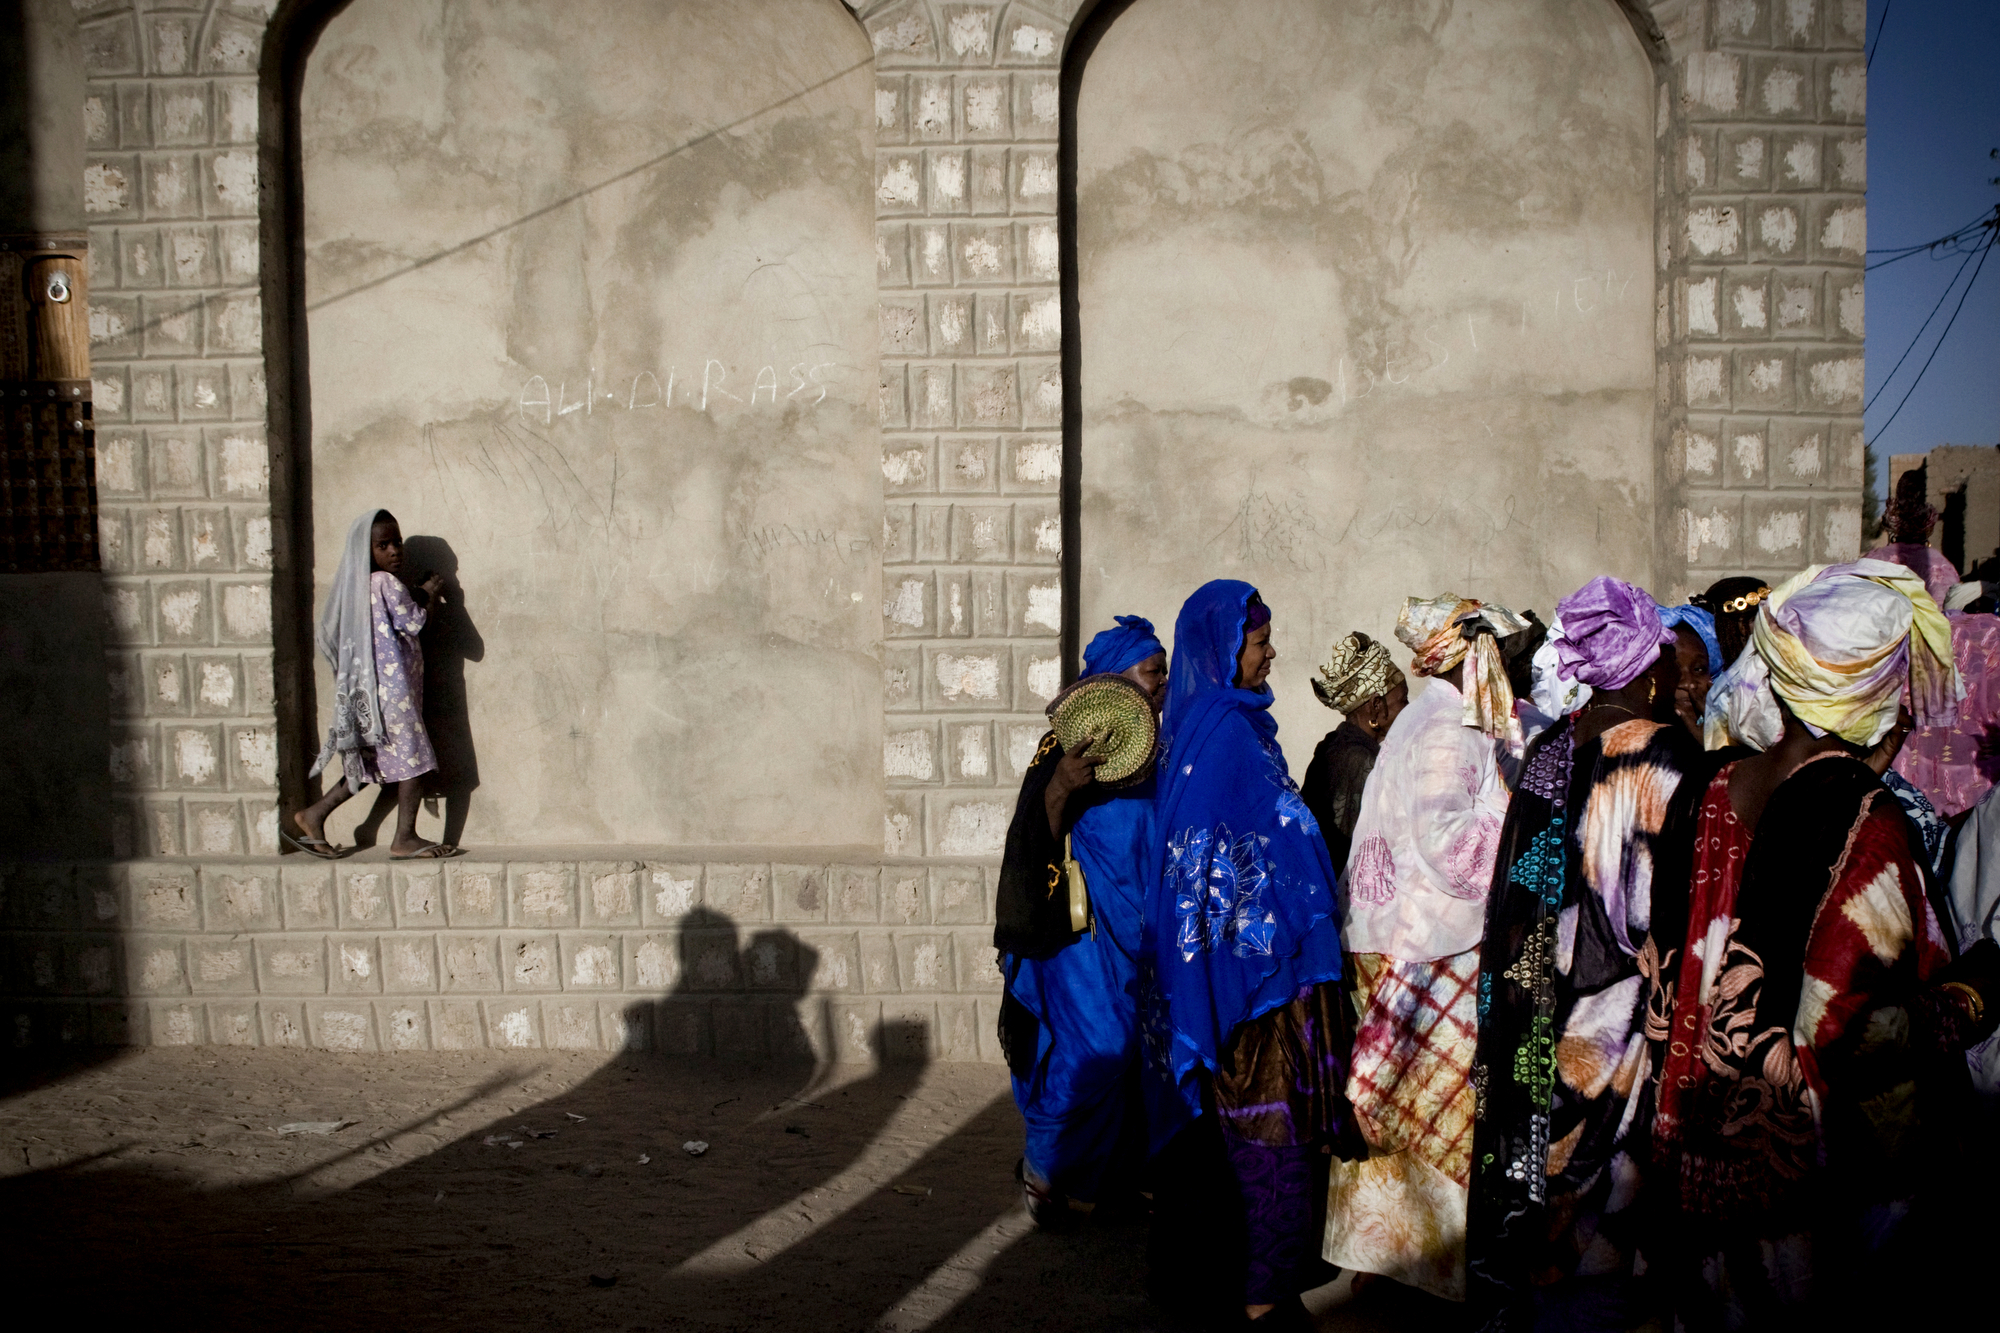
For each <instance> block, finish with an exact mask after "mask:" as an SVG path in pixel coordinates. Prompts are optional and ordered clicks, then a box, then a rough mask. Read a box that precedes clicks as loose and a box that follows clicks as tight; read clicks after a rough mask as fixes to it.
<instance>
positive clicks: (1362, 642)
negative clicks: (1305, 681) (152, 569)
mask: <svg viewBox="0 0 2000 1333" xmlns="http://www.w3.org/2000/svg"><path fill="white" fill-rule="evenodd" d="M1402 683H1403V672H1402V669H1401V668H1399V667H1398V666H1397V665H1396V664H1395V662H1393V661H1391V660H1390V658H1389V650H1388V649H1387V648H1385V647H1383V646H1382V645H1381V644H1380V643H1379V642H1377V641H1376V640H1374V639H1371V638H1369V637H1368V636H1367V635H1366V634H1363V633H1362V632H1361V631H1360V630H1355V631H1353V632H1352V633H1350V634H1349V635H1347V637H1346V638H1343V639H1337V640H1335V642H1334V645H1333V651H1332V652H1331V653H1329V654H1328V655H1327V659H1326V661H1324V662H1322V663H1320V666H1319V674H1318V675H1316V676H1314V677H1313V683H1312V686H1313V693H1314V694H1317V695H1318V696H1319V701H1320V702H1321V703H1323V704H1325V705H1326V706H1327V707H1328V708H1331V709H1333V710H1334V711H1335V712H1336V713H1352V712H1353V711H1354V710H1355V709H1357V708H1359V707H1361V705H1363V704H1365V703H1367V702H1368V701H1369V700H1370V699H1374V698H1378V697H1380V696H1381V695H1384V694H1387V693H1388V692H1389V691H1390V690H1393V689H1395V688H1396V687H1397V686H1398V685H1400V684H1402Z"/></svg>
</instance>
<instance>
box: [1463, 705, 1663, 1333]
mask: <svg viewBox="0 0 2000 1333" xmlns="http://www.w3.org/2000/svg"><path fill="white" fill-rule="evenodd" d="M1702 763H1703V758H1702V752H1701V751H1700V750H1699V749H1698V748H1697V747H1696V746H1695V744H1694V741H1693V739H1692V738H1691V737H1690V736H1689V735H1688V734H1687V732H1686V730H1685V729H1684V728H1682V727H1680V726H1678V725H1673V724H1665V725H1663V724H1661V723H1658V722H1652V721H1631V722H1626V723H1624V724H1622V725H1620V726H1616V727H1612V728H1610V729H1609V730H1607V731H1605V732H1604V733H1602V734H1601V735H1599V736H1598V737H1597V738H1595V739H1594V740H1591V741H1588V742H1586V743H1584V744H1581V745H1579V744H1577V743H1576V732H1575V723H1574V719H1571V718H1564V719H1562V720H1560V721H1558V722H1557V723H1556V724H1555V725H1554V726H1552V727H1551V728H1550V729H1549V730H1548V731H1546V732H1544V733H1543V734H1542V735H1540V736H1538V737H1537V738H1536V739H1535V742H1534V744H1533V746H1532V747H1531V748H1530V749H1529V751H1528V754H1527V756H1526V758H1525V760H1524V762H1523V764H1522V770H1521V779H1520V785H1519V787H1518V788H1517V789H1516V791H1515V793H1514V800H1513V803H1512V805H1511V806H1510V807H1509V809H1508V815H1507V828H1506V831H1505V833H1504V834H1503V835H1502V838H1501V853H1500V860H1499V864H1498V865H1497V866H1496V868H1495V871H1494V876H1493V892H1492V894H1491V896H1490V897H1489V898H1488V900H1487V913H1486V934H1485V938H1484V940H1483V941H1482V945H1481V950H1482V963H1483V965H1482V967H1481V969H1480V975H1479V995H1478V1010H1479V1048H1478V1056H1477V1058H1476V1061H1475V1063H1474V1066H1473V1086H1474V1089H1475V1091H1476V1095H1477V1110H1476V1113H1475V1120H1474V1125H1473V1133H1472V1155H1473V1166H1472V1194H1471V1200H1470V1203H1469V1205H1468V1211H1467V1268H1468V1281H1469V1286H1470V1291H1469V1299H1471V1300H1472V1301H1473V1302H1475V1303H1476V1304H1478V1305H1480V1306H1482V1307H1484V1308H1485V1309H1486V1310H1487V1311H1489V1312H1490V1313H1491V1314H1492V1315H1494V1316H1495V1317H1496V1323H1498V1324H1500V1325H1503V1326H1504V1325H1507V1324H1511V1323H1515V1322H1524V1321H1525V1319H1526V1317H1527V1315H1526V1311H1527V1307H1529V1306H1531V1305H1532V1304H1533V1296H1534V1293H1535V1291H1536V1289H1538V1288H1546V1287H1548V1286H1550V1285H1552V1284H1554V1283H1557V1282H1560V1281H1562V1280H1564V1279H1571V1278H1585V1279H1598V1280H1599V1281H1598V1282H1597V1283H1596V1285H1597V1286H1598V1287H1600V1288H1602V1289H1603V1292H1602V1296H1601V1301H1602V1302H1604V1303H1608V1304H1610V1305H1612V1306H1618V1305H1619V1304H1620V1303H1621V1302H1623V1301H1625V1300H1626V1299H1627V1297H1628V1295H1629V1291H1628V1288H1629V1279H1630V1277H1631V1275H1632V1273H1633V1269H1634V1267H1635V1264H1634V1259H1635V1255H1636V1253H1637V1250H1638V1226H1637V1214H1638V1210H1637V1209H1636V1208H1634V1206H1633V1205H1634V1203H1635V1202H1636V1200H1637V1197H1638V1193H1639V1186H1640V1181H1641V1174H1642V1167H1643V1165H1644V1160H1645V1153H1644V1151H1643V1147H1642V1146H1641V1145H1643V1143H1644V1142H1645V1139H1644V1132H1645V1128H1646V1116H1645V1110H1646V1105H1647V1084H1648V1074H1649V1071H1650V1067H1651V1066H1650V1053H1649V1051H1648V1048H1647V1045H1646V1040H1645V1031H1644V1028H1645V1016H1646V1000H1647V979H1648V978H1649V977H1651V976H1653V975H1655V974H1656V973H1657V972H1658V971H1659V957H1658V953H1657V950H1656V948H1655V947H1654V945H1653V943H1652V940H1651V938H1650V931H1651V928H1652V923H1653V916H1654V909H1655V906H1656V903H1655V894H1656V890H1657V892H1658V894H1659V895H1660V896H1662V897H1666V898H1671V897H1673V896H1675V895H1679V896H1681V897H1685V895H1686V892H1687V873H1686V862H1687V852H1686V839H1685V838H1684V837H1676V836H1675V831H1676V830H1677V829H1678V828H1679V827H1680V824H1681V823H1682V822H1683V821H1684V820H1685V819H1686V818H1687V816H1686V814H1685V813H1682V810H1683V809H1684V804H1685V803H1677V802H1676V801H1675V797H1676V795H1677V793H1679V792H1680V790H1681V787H1682V784H1683V782H1684V780H1685V777H1686V775H1687V774H1688V772H1689V770H1690V769H1691V768H1695V767H1697V766H1700V765H1702ZM1673 915H1674V916H1675V918H1676V919H1678V916H1679V913H1678V911H1675V912H1673ZM1613 1322H1614V1323H1616V1320H1614V1321H1613ZM1617 1326H1620V1327H1622V1326H1623V1325H1622V1324H1619V1325H1617Z"/></svg>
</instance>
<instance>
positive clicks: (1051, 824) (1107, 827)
mask: <svg viewBox="0 0 2000 1333" xmlns="http://www.w3.org/2000/svg"><path fill="white" fill-rule="evenodd" d="M1083 674H1084V675H1086V676H1094V675H1104V674H1114V675H1121V676H1124V677H1125V678H1126V679H1128V680H1130V681H1132V682H1133V683H1134V684H1136V685H1137V686H1139V688H1140V689H1142V690H1144V691H1145V692H1146V693H1147V695H1148V696H1149V697H1150V698H1151V699H1152V701H1153V707H1154V708H1155V709H1158V708H1159V705H1160V698H1161V696H1162V695H1163V694H1164V693H1165V687H1166V680H1167V654H1166V649H1165V648H1163V647H1162V646H1161V645H1160V641H1159V639H1158V637H1157V636H1156V635H1155V634H1154V632H1153V626H1152V623H1151V622H1150V621H1147V620H1145V619H1144V618H1142V617H1140V616H1120V617H1118V624H1117V627H1116V628H1114V629H1108V630H1105V631H1104V632H1103V633H1102V634H1099V635H1098V636H1097V637H1096V638H1094V639H1092V640H1091V641H1090V646H1089V647H1088V648H1086V649H1085V650H1084V656H1083ZM1096 762H1097V761H1096V760H1093V759H1091V758H1088V757H1086V756H1085V755H1082V754H1077V755H1065V754H1064V753H1063V749H1062V746H1061V745H1059V744H1058V743H1057V742H1056V738H1055V733H1053V732H1051V733H1049V734H1048V735H1046V736H1044V737H1043V738H1042V743H1041V746H1040V747H1039V748H1038V749H1037V751H1036V753H1035V760H1034V763H1033V764H1031V765H1030V766H1029V769H1028V772H1027V774H1026V775H1025V777H1024V778H1023V780H1022V783H1021V796H1020V800H1019V803H1018V804H1017V806H1016V807H1015V812H1014V822H1013V826H1012V827H1011V828H1010V829H1009V831H1008V835H1007V853H1006V858H1005V860H1004V861H1003V863H1002V867H1001V884H1000V895H999V903H998V907H997V910H996V913H995V919H996V921H997V922H998V924H997V925H996V927H995V929H994V939H993V943H994V945H995V947H996V948H998V949H999V950H1000V971H1001V975H1002V976H1004V977H1005V978H1006V994H1005V996H1004V997H1003V999H1002V1001H1001V1018H1000V1033H1001V1044H1002V1046H1003V1047H1004V1048H1005V1050H1006V1054H1007V1063H1008V1066H1009V1068H1010V1070H1011V1071H1012V1073H1013V1082H1014V1101H1015V1103H1016V1104H1017V1105H1018V1106H1019V1107H1020V1108H1021V1118H1022V1119H1023V1120H1024V1121H1026V1122H1027V1139H1026V1145H1025V1149H1024V1151H1023V1153H1022V1160H1021V1183H1022V1187H1023V1189H1024V1191H1025V1194H1026V1198H1027V1204H1028V1211H1029V1213H1030V1214H1032V1215H1033V1216H1034V1218H1035V1220H1036V1222H1037V1223H1039V1224H1040V1225H1042V1226H1045V1227H1047V1226H1052V1225H1054V1224H1056V1223H1057V1222H1058V1221H1060V1220H1061V1219H1063V1218H1064V1217H1065V1215H1066V1214H1067V1212H1068V1211H1069V1210H1070V1209H1071V1208H1074V1209H1076V1210H1078V1211H1084V1212H1087V1211H1089V1210H1090V1209H1091V1208H1092V1207H1094V1206H1095V1205H1096V1203H1097V1201H1098V1200H1099V1199H1100V1198H1102V1197H1104V1193H1105V1190H1106V1188H1107V1186H1115V1185H1116V1184H1118V1183H1121V1181H1122V1182H1123V1183H1127V1184H1129V1183H1131V1182H1130V1179H1129V1177H1130V1175H1131V1174H1132V1172H1133V1171H1134V1170H1136V1168H1137V1167H1138V1166H1139V1165H1140V1159H1141V1158H1142V1157H1143V1153H1144V1147H1145V1140H1144V1126H1143V1119H1142V1117H1141V1115H1140V1114H1139V1112H1138V1109H1137V1103H1138V1098H1139V1090H1138V1076H1139V1068H1140V1060H1139V1036H1138V1015H1137V993H1138V992H1137V987H1138V971H1139V945H1140V909H1141V906H1142V902H1143V899H1144V894H1143V892H1142V889H1141V884H1142V880H1141V875H1142V873H1143V870H1144V867H1145V865H1146V858H1147V856H1148V855H1149V854H1150V851H1151V847H1152V844H1153V840H1154V838H1153V777H1152V776H1151V775H1150V774H1148V775H1147V776H1146V778H1145V779H1144V780H1143V781H1141V782H1138V783H1135V784H1133V785H1131V786H1125V787H1117V788H1110V787H1103V786H1100V785H1098V784H1097V783H1096V782H1095V781H1094V779H1093V777H1092V772H1091V770H1092V769H1093V768H1094V767H1095V765H1096ZM1064 834H1068V835H1069V839H1070V847H1071V851H1072V853H1073V854H1074V855H1075V857H1076V859H1077V861H1078V862H1079V863H1080V864H1081V865H1082V867H1083V876H1084V883H1085V884H1086V885H1087V886H1088V891H1089V894H1090V907H1091V916H1092V922H1091V928H1090V929H1089V930H1088V931H1087V932H1084V933H1075V932H1072V931H1070V930H1069V927H1068V917H1067V908H1066V906H1065V907H1064V908H1063V911H1062V913H1061V915H1060V916H1059V917H1058V918H1057V919H1056V920H1055V921H1054V923H1053V926H1052V928H1045V929H1041V930H1039V931H1038V930H1037V929H1036V927H1035V923H1034V922H1032V921H1031V920H1029V919H1028V914H1027V911H1026V900H1027V898H1029V897H1031V896H1033V897H1040V898H1045V897H1046V896H1047V895H1046V892H1045V890H1046V888H1047V886H1048V885H1050V884H1053V883H1056V882H1057V881H1056V880H1054V879H1051V878H1050V876H1051V875H1052V874H1055V875H1059V874H1060V867H1061V864H1062V861H1063V835H1064ZM1067 901H1068V899H1067V895H1064V896H1063V898H1062V902H1063V903H1064V904H1066V903H1067Z"/></svg>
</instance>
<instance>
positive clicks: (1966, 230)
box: [1865, 206, 2000, 273]
mask: <svg viewBox="0 0 2000 1333" xmlns="http://www.w3.org/2000/svg"><path fill="white" fill-rule="evenodd" d="M1996 230H2000V206H1995V207H1993V208H1990V209H1988V210H1986V212H1984V213H1982V214H1980V215H1979V216H1978V217H1977V218H1974V219H1973V220H1972V221H1971V222H1968V223H1966V224H1965V225H1964V226H1963V227H1960V228H1959V229H1958V230H1956V231H1953V232H1947V233H1946V234H1945V235H1943V236H1940V237H1938V238H1937V239H1936V240H1935V241H1924V242H1922V243H1921V244H1918V245H1899V246H1895V247H1891V248H1883V249H1879V250H1870V251H1868V253H1869V254H1871V255H1888V256H1889V258H1887V259H1878V260H1876V261H1875V262H1874V263H1872V264H1869V265H1868V266H1867V268H1866V270H1865V271H1867V272H1871V273H1872V272H1873V271H1875V270H1876V269H1878V268H1881V267H1883V266H1884V265H1886V264H1894V263H1897V262H1898V261H1900V260H1904V259H1909V258H1912V257H1913V256H1916V255H1921V254H1930V255H1932V256H1933V257H1936V255H1937V253H1938V252H1939V251H1942V252H1943V253H1944V254H1947V255H1959V254H1970V253H1974V252H1976V250H1977V249H1978V248H1979V247H1978V246H1971V248H1967V247H1968V245H1969V244H1970V243H1971V242H1973V241H1974V240H1975V239H1977V238H1979V237H1981V236H1985V237H1986V239H1987V240H1989V241H1990V240H1991V239H1992V237H1991V235H1990V233H1992V232H1994V231H1996Z"/></svg>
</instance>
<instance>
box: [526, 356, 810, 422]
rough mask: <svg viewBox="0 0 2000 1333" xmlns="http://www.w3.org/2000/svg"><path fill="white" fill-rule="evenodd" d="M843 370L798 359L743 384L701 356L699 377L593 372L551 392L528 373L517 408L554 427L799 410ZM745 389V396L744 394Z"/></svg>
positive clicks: (562, 381) (670, 372)
mask: <svg viewBox="0 0 2000 1333" xmlns="http://www.w3.org/2000/svg"><path fill="white" fill-rule="evenodd" d="M842 369H843V367H842V366H841V365H840V363H838V362H835V361H798V362H794V363H793V364H792V365H791V366H790V367H788V368H787V369H786V371H785V373H784V375H783V377H782V381H781V377H780V376H779V373H778V367H777V366H776V365H768V366H759V367H758V368H757V373H756V374H755V375H754V376H752V377H751V379H750V381H749V383H748V384H747V385H746V384H745V383H744V382H743V379H742V377H741V376H740V375H738V376H735V377H732V375H731V373H730V368H729V367H728V366H727V365H726V364H724V363H723V362H721V361H718V360H716V359H715V358H714V357H707V358H704V359H703V361H702V366H701V372H700V374H693V373H683V372H682V371H681V369H680V367H678V366H671V365H670V366H668V367H667V368H666V370H665V372H663V373H655V372H653V371H650V370H642V371H640V372H639V373H638V374H636V375H634V376H632V377H631V378H630V379H629V380H628V379H626V378H624V377H623V376H609V375H607V376H604V377H602V378H600V377H599V376H598V373H597V372H596V371H595V370H591V371H588V372H586V373H585V374H584V376H583V381H582V384H581V385H580V386H579V385H577V384H576V382H575V381H572V380H570V379H568V378H558V379H557V380H556V381H555V385H554V387H553V388H551V387H550V384H549V380H548V377H547V376H544V375H530V376H529V377H528V379H527V381H526V382H525V383H523V384H522V385H521V393H520V396H519V397H518V398H517V399H516V407H517V408H518V409H519V411H520V414H521V422H522V424H523V425H533V424H540V425H543V426H549V425H554V424H555V423H556V422H557V421H559V420H561V419H562V418H564V417H571V416H576V415H578V414H581V415H582V416H584V417H586V418H587V417H591V416H594V415H595V414H597V413H598V412H639V411H644V410H645V409H647V408H651V407H672V406H674V405H676V404H686V405H687V406H690V407H693V408H694V409H695V410H696V411H698V412H706V411H709V410H710V409H711V407H716V408H719V407H722V406H723V405H725V404H727V403H736V404H739V405H741V406H743V407H745V408H751V407H756V406H759V405H760V404H761V405H763V406H766V407H774V406H776V405H777V404H778V403H780V402H781V401H782V402H787V403H789V402H793V401H796V402H797V403H798V404H799V405H800V406H812V405H814V404H817V403H820V402H824V401H825V399H826V394H827V388H828V386H829V384H830V383H831V382H832V381H834V380H836V379H838V378H839V372H840V371H841V370H842ZM745 389H747V390H748V393H747V395H746V394H745V393H744V392H743V390H745Z"/></svg>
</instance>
